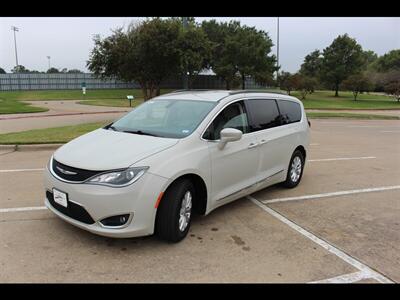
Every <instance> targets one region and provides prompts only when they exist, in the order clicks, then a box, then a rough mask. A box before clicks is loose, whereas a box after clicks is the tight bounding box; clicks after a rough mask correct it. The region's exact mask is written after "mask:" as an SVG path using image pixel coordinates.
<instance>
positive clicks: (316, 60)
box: [300, 50, 322, 78]
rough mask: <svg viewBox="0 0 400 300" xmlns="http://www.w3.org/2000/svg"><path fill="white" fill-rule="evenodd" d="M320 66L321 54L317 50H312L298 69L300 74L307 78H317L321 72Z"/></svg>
mask: <svg viewBox="0 0 400 300" xmlns="http://www.w3.org/2000/svg"><path fill="white" fill-rule="evenodd" d="M321 65H322V55H321V52H320V51H319V50H314V51H313V52H311V53H310V54H308V55H306V57H305V58H304V62H303V63H302V65H301V67H300V74H302V75H305V76H308V77H314V78H318V76H319V75H320V72H321Z"/></svg>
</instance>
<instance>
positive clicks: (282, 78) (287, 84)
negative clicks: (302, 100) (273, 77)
mask: <svg viewBox="0 0 400 300" xmlns="http://www.w3.org/2000/svg"><path fill="white" fill-rule="evenodd" d="M300 81H301V75H300V74H297V73H296V74H291V73H289V72H285V71H283V72H281V73H280V74H279V76H278V83H279V87H280V88H281V89H282V90H285V91H286V92H287V93H288V95H290V93H291V92H292V91H294V90H297V89H299V86H300Z"/></svg>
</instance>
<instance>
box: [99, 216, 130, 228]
mask: <svg viewBox="0 0 400 300" xmlns="http://www.w3.org/2000/svg"><path fill="white" fill-rule="evenodd" d="M128 220H129V214H125V215H118V216H112V217H108V218H105V219H103V220H101V221H100V223H101V224H103V225H104V226H107V227H117V226H122V225H124V224H126V222H128Z"/></svg>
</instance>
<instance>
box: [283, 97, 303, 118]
mask: <svg viewBox="0 0 400 300" xmlns="http://www.w3.org/2000/svg"><path fill="white" fill-rule="evenodd" d="M278 105H279V110H280V112H281V116H282V124H289V123H293V122H300V120H301V107H300V104H298V103H296V102H293V101H285V100H279V101H278Z"/></svg>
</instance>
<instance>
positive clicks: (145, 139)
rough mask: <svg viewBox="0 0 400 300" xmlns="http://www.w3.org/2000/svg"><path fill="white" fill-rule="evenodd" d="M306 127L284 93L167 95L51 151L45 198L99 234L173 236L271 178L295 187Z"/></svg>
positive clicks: (299, 108) (302, 160)
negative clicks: (195, 215)
mask: <svg viewBox="0 0 400 300" xmlns="http://www.w3.org/2000/svg"><path fill="white" fill-rule="evenodd" d="M309 126H310V124H309V122H308V120H307V117H306V114H305V112H304V107H303V105H302V103H301V101H299V100H298V99H296V98H294V97H291V96H287V95H283V94H274V93H264V92H258V91H246V90H243V91H215V90H207V91H204V90H202V91H197V90H186V91H177V92H173V93H169V94H165V95H162V96H159V97H156V98H153V99H150V100H148V101H146V102H144V103H143V104H141V105H139V106H138V107H137V108H135V109H134V110H132V111H131V112H129V113H128V114H126V115H125V116H123V117H122V118H121V119H119V120H117V121H115V122H113V123H112V124H109V125H107V126H105V127H104V128H100V129H97V130H94V131H92V132H90V133H87V134H85V135H82V136H80V137H78V138H76V139H74V140H72V141H70V142H69V143H67V144H65V145H63V146H62V147H60V148H59V149H58V150H57V151H55V153H54V154H53V156H52V157H51V159H50V161H49V163H48V165H47V168H46V171H45V188H46V199H45V204H46V206H47V207H48V208H49V209H50V210H51V211H52V212H54V213H55V214H56V215H57V216H59V217H60V218H62V219H64V220H65V221H67V222H69V223H71V224H73V225H75V226H78V227H80V228H82V229H85V230H88V231H90V232H93V233H96V234H99V235H103V236H109V237H136V236H144V235H151V234H153V233H156V234H157V235H158V236H159V237H161V238H162V239H164V240H167V241H171V242H178V241H180V240H182V239H183V238H184V237H185V236H186V235H187V233H188V231H189V227H190V221H191V217H192V214H193V213H198V214H203V215H206V214H208V213H210V212H211V211H212V210H214V209H215V208H217V207H219V206H221V205H224V204H226V203H228V202H231V201H233V200H236V199H239V198H241V197H243V196H246V195H249V194H251V193H254V192H255V191H258V190H260V189H263V188H266V187H268V186H270V185H273V184H276V183H280V182H282V183H283V185H284V186H286V187H289V188H292V187H295V186H296V185H298V184H299V182H300V180H301V177H302V173H303V168H304V164H305V161H306V156H307V149H308V145H309V131H310V129H309Z"/></svg>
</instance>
